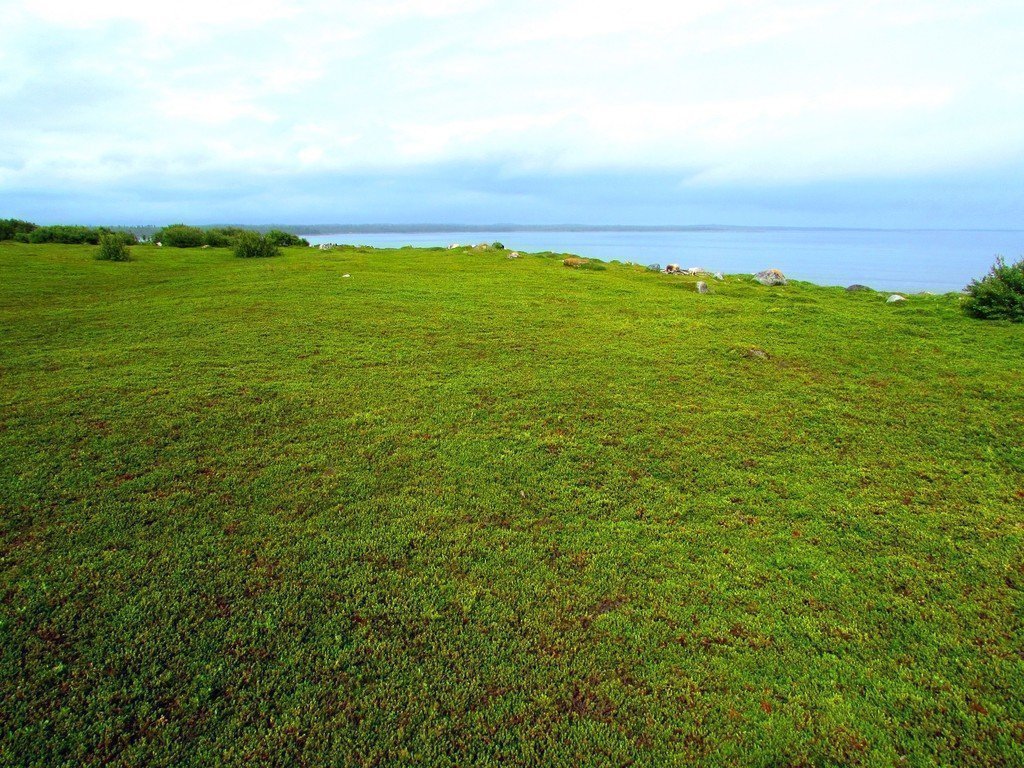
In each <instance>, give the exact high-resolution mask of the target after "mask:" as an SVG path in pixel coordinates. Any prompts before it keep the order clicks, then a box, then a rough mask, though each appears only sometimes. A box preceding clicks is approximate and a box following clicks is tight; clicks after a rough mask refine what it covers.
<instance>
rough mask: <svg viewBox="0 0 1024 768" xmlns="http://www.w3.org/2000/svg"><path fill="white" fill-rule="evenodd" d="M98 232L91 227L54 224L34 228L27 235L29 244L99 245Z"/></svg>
mask: <svg viewBox="0 0 1024 768" xmlns="http://www.w3.org/2000/svg"><path fill="white" fill-rule="evenodd" d="M100 234H101V233H100V230H98V229H94V228H92V227H78V226H68V225H64V224H56V225H54V226H52V227H36V228H35V229H33V230H32V231H31V232H29V233H28V241H29V242H30V243H64V244H67V245H99V242H100Z"/></svg>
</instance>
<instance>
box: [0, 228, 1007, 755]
mask: <svg viewBox="0 0 1024 768" xmlns="http://www.w3.org/2000/svg"><path fill="white" fill-rule="evenodd" d="M94 250H95V249H92V248H89V247H84V246H30V245H14V244H4V245H3V246H0V327H2V328H3V335H2V337H0V378H2V383H3V388H2V395H0V513H2V514H0V556H2V560H0V595H2V599H0V723H2V734H0V763H2V764H4V765H47V766H49V765H55V766H56V765H61V766H89V765H100V764H104V765H108V764H109V765H126V766H127V765H132V766H137V765H165V766H200V765H202V766H208V765H217V764H224V765H238V766H241V765H254V764H261V765H317V766H319V765H327V764H354V765H383V764H391V765H399V764H402V765H404V764H413V765H460V766H468V765H492V764H499V763H501V764H523V765H625V764H629V763H630V762H633V763H635V764H636V765H664V764H695V765H702V766H716V765H733V766H740V765H743V766H747V765H753V766H777V765H872V766H874V765H878V766H883V765H884V766H892V765H912V766H921V765H935V764H944V765H991V766H996V765H1020V764H1022V762H1024V629H1022V616H1024V599H1022V589H1024V527H1022V525H1024V512H1022V507H1024V447H1022V443H1024V328H1022V327H1021V326H1019V325H1011V324H1001V323H984V322H980V321H976V320H971V319H969V318H967V317H965V316H964V315H963V313H962V312H961V310H960V308H959V306H958V301H959V299H958V298H957V297H953V296H936V297H911V299H910V300H909V301H907V302H904V303H903V304H900V305H886V304H885V301H884V296H883V295H880V294H875V293H870V292H862V293H847V292H845V291H843V290H841V289H829V288H821V287H816V286H812V285H808V284H799V283H796V284H790V285H788V286H785V287H778V288H765V287H762V286H759V285H756V284H754V283H752V282H751V281H750V280H749V278H746V279H740V278H738V277H733V278H729V279H727V280H726V281H725V282H724V283H719V282H714V281H709V282H710V283H711V287H712V291H713V292H712V293H711V294H710V295H706V296H701V295H698V294H697V293H696V292H695V290H694V284H695V282H696V278H688V277H676V276H666V275H661V274H654V273H650V272H647V271H645V270H644V269H642V268H640V267H630V266H626V265H619V264H614V263H613V264H610V265H608V268H607V269H606V270H604V271H593V270H577V269H567V268H565V267H563V266H562V265H561V263H560V257H543V256H530V255H525V254H524V256H523V257H522V258H520V259H514V260H509V259H506V258H505V257H504V255H503V254H502V253H500V252H498V251H485V252H473V251H470V250H457V251H442V250H409V249H403V250H397V251H381V250H371V249H366V250H360V249H340V250H334V251H328V252H321V251H318V250H313V249H286V250H284V251H283V252H282V255H281V256H280V257H278V258H274V259H256V260H242V259H236V258H233V257H232V256H231V254H230V252H229V251H227V250H219V249H209V250H176V249H170V248H163V249H157V248H155V247H145V246H137V247H135V248H133V249H132V259H133V260H132V261H131V262H129V263H122V264H117V263H104V262H99V261H96V260H94V259H93V251H94ZM343 274H351V277H350V278H343V277H342V275H343ZM753 348H757V349H760V350H763V351H764V352H765V353H766V355H765V356H750V355H749V351H750V350H751V349H753Z"/></svg>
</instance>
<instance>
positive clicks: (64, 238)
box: [0, 219, 138, 245]
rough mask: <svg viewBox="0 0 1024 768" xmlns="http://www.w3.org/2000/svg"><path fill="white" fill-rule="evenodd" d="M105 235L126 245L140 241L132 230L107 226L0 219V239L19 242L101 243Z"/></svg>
mask: <svg viewBox="0 0 1024 768" xmlns="http://www.w3.org/2000/svg"><path fill="white" fill-rule="evenodd" d="M105 235H109V236H110V237H112V238H114V239H117V240H121V241H122V242H124V244H125V245H132V244H134V243H137V242H138V238H136V237H135V235H134V234H132V233H131V232H124V231H117V232H115V231H114V230H112V229H109V228H107V227H79V226H71V225H67V224H54V225H53V226H48V227H41V226H39V225H38V224H33V223H32V222H31V221H21V220H20V219H0V240H14V241H16V242H19V243H66V244H69V245H99V242H100V238H102V237H104V236H105Z"/></svg>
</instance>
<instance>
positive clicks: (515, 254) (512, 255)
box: [505, 251, 519, 259]
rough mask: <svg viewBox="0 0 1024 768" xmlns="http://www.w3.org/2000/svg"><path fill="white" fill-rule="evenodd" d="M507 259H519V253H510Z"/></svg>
mask: <svg viewBox="0 0 1024 768" xmlns="http://www.w3.org/2000/svg"><path fill="white" fill-rule="evenodd" d="M505 258H506V259H518V258H519V251H512V253H510V254H509V255H508V256H506V257H505Z"/></svg>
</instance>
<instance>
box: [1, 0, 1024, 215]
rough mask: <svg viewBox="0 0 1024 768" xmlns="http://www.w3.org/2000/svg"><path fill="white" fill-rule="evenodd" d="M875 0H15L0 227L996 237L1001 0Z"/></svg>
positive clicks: (1017, 12)
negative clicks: (672, 228)
mask: <svg viewBox="0 0 1024 768" xmlns="http://www.w3.org/2000/svg"><path fill="white" fill-rule="evenodd" d="M898 6H899V7H893V4H891V3H885V2H879V1H876V0H870V1H868V2H864V3H859V4H857V5H856V6H855V7H854V6H850V5H849V4H844V3H839V2H831V1H829V2H825V1H821V0H819V1H816V2H809V1H808V0H782V1H781V2H768V1H767V0H727V1H726V2H723V3H719V4H716V5H715V7H714V8H709V7H706V4H698V3H693V2H677V3H663V2H651V1H650V0H636V2H632V3H630V4H629V5H628V6H625V5H622V6H620V5H616V4H604V5H594V4H589V3H583V2H567V1H565V0H562V1H559V2H540V1H539V0H525V1H524V2H519V3H515V4H509V3H502V2H493V1H488V0H432V1H431V2H427V1H426V0H402V1H401V2H383V3H378V4H374V5H373V6H367V5H365V4H361V3H346V2H342V3H328V2H321V1H320V0H315V1H309V0H302V1H300V2H290V3H285V2H278V1H277V0H254V1H253V2H247V3H244V4H243V3H238V2H225V3H219V4H207V3H200V2H197V0H182V1H181V2H176V3H173V4H171V3H166V2H155V3H151V4H148V5H139V4H136V3H131V2H127V0H98V2H96V3H92V4H89V5H80V4H74V3H70V2H67V1H66V0H33V1H32V2H26V3H23V4H21V5H19V6H18V7H15V8H11V9H8V10H5V25H4V27H3V28H0V114H3V115H4V116H5V119H4V120H3V121H2V122H0V218H2V217H8V216H11V217H17V218H25V219H30V220H33V221H38V222H40V223H72V222H74V223H90V224H118V225H127V226H143V225H144V224H155V225H158V224H164V223H168V222H171V221H179V220H182V221H189V222H195V223H237V224H267V223H281V224H285V223H292V224H305V225H308V226H315V222H369V223H375V224H404V225H407V226H408V225H413V224H415V223H429V222H458V223H459V224H461V225H491V224H494V223H495V222H505V223H510V222H516V223H521V224H526V225H553V224H565V223H569V224H572V225H595V224H616V225H626V226H629V225H632V226H640V225H647V226H665V225H676V226H685V225H717V226H753V227H758V226H760V227H773V226H774V227H778V226H785V227H837V228H881V229H1008V230H1015V229H1019V228H1020V227H1021V226H1022V222H1024V215H1022V214H1024V184H1022V183H1021V179H1022V178H1024V173H1022V172H1024V74H1022V71H1021V69H1020V67H1019V65H1018V64H1017V61H1016V58H1017V57H1016V49H1017V47H1018V46H1019V40H1020V39H1021V37H1022V33H1024V8H1022V7H1021V5H1020V3H1017V2H1008V1H1007V0H980V1H979V2H976V3H973V4H971V6H970V7H966V6H965V5H964V4H963V3H961V2H952V1H950V0H940V1H937V2H924V1H923V0H910V1H908V2H901V3H899V4H898ZM311 222H312V223H313V224H311Z"/></svg>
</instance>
